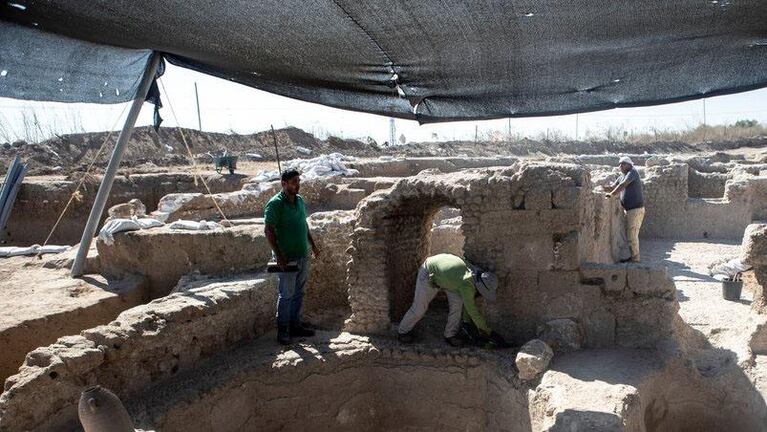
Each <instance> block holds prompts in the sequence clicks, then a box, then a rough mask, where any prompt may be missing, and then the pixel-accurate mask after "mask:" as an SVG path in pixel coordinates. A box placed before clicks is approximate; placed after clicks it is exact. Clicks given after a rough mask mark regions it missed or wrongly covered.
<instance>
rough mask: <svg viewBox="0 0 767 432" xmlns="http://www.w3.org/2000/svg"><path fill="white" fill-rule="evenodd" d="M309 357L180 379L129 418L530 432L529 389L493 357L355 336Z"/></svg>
mask: <svg viewBox="0 0 767 432" xmlns="http://www.w3.org/2000/svg"><path fill="white" fill-rule="evenodd" d="M304 350H305V351H303V350H296V351H286V352H282V353H274V352H272V351H269V350H268V348H266V347H261V349H258V348H257V347H254V348H249V349H244V350H242V351H244V352H238V353H233V354H232V356H233V357H235V358H236V359H237V361H236V362H234V364H235V366H234V367H233V368H236V370H235V371H234V372H233V373H228V374H227V376H226V377H223V378H222V377H220V375H221V374H220V373H219V374H216V375H218V376H216V375H214V374H213V373H208V372H209V370H211V369H212V367H211V368H209V369H208V368H206V370H204V371H201V373H200V374H197V377H198V378H193V377H192V376H191V375H189V376H186V377H184V376H180V377H179V379H178V380H175V381H174V382H173V383H171V384H170V385H169V387H171V388H169V389H167V390H165V391H163V392H161V393H160V392H150V393H148V394H147V395H146V396H144V397H142V398H139V399H137V400H136V401H132V402H131V403H130V404H129V409H130V410H132V411H133V412H136V417H138V418H139V421H138V425H139V426H141V427H143V428H144V429H148V430H163V431H211V432H212V431H232V432H233V431H240V430H256V429H257V430H259V431H279V430H306V429H307V428H310V429H312V430H333V431H358V430H405V431H416V430H446V431H482V430H508V431H520V432H530V430H531V429H530V420H529V415H528V412H527V400H526V395H525V391H524V388H523V387H522V386H520V384H519V381H518V380H516V379H515V377H514V372H513V370H509V369H503V368H502V367H499V366H498V364H497V362H496V361H493V359H492V358H490V359H487V360H486V361H483V360H485V359H483V358H482V357H481V356H480V355H478V354H477V353H459V352H449V351H447V350H444V349H439V350H434V351H429V352H424V351H418V350H416V349H413V348H410V349H408V348H403V347H397V346H389V345H388V344H387V343H386V342H383V341H378V340H376V341H371V340H369V339H368V338H362V337H356V336H353V335H349V334H341V335H338V337H336V338H333V339H330V340H327V341H326V340H322V341H317V340H315V341H312V342H311V343H310V344H306V345H305V348H304ZM487 357H491V356H487ZM211 372H212V370H211ZM199 377H201V379H200V378H199ZM181 400H183V401H185V402H184V403H179V402H180V401H181ZM134 407H135V408H134ZM286 412H287V413H289V415H286Z"/></svg>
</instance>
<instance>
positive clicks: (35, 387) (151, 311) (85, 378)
mask: <svg viewBox="0 0 767 432" xmlns="http://www.w3.org/2000/svg"><path fill="white" fill-rule="evenodd" d="M276 292H277V288H276V282H275V278H274V277H273V276H266V275H251V276H245V277H242V278H240V279H229V280H226V281H220V282H218V283H216V282H209V283H208V284H207V285H203V286H195V287H191V290H189V291H186V292H183V293H176V294H172V295H170V296H167V297H163V298H161V299H157V300H154V301H152V302H151V303H148V304H145V305H142V306H137V307H135V308H132V309H129V310H127V311H125V312H123V313H121V314H120V315H119V316H118V317H117V318H116V319H115V320H114V321H112V322H111V323H109V324H107V325H103V326H98V327H94V328H92V329H89V330H85V331H83V332H81V334H80V335H78V336H66V337H63V338H60V339H59V340H58V341H57V342H56V343H54V344H52V345H49V346H47V347H41V348H37V349H35V350H34V351H31V352H30V353H29V354H27V358H26V361H25V362H24V365H22V367H21V368H20V369H19V373H18V374H17V375H14V376H12V377H10V378H8V380H7V381H6V383H5V392H4V393H3V394H2V396H0V430H2V431H4V432H16V431H26V430H40V431H61V430H73V429H76V428H77V427H78V421H77V403H76V401H77V400H78V398H79V396H80V392H81V391H83V390H85V389H86V388H87V387H89V386H91V385H94V384H96V383H98V384H100V385H102V386H104V387H106V388H108V389H110V390H112V391H113V392H115V394H117V396H118V397H120V398H121V399H122V400H127V399H129V398H130V396H132V395H134V394H136V393H137V392H139V391H141V390H143V389H145V388H147V387H149V386H151V385H153V384H155V383H157V382H160V381H162V380H164V379H167V378H170V377H172V376H173V375H175V374H176V373H178V372H179V371H183V370H187V369H191V368H193V367H194V366H195V365H196V362H197V361H198V360H199V359H201V358H203V357H205V356H208V355H211V354H213V353H216V352H220V351H221V350H222V349H225V348H226V347H228V346H231V345H232V344H234V343H235V342H237V341H239V340H243V339H247V338H252V337H256V336H260V335H262V334H263V333H265V332H266V331H268V330H270V329H271V328H273V326H274V304H275V302H276ZM32 407H36V408H32Z"/></svg>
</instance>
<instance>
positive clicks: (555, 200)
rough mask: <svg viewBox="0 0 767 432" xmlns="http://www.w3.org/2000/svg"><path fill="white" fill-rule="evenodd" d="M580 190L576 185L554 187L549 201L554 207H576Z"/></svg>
mask: <svg viewBox="0 0 767 432" xmlns="http://www.w3.org/2000/svg"><path fill="white" fill-rule="evenodd" d="M580 190H581V189H580V188H579V187H577V186H571V187H564V188H558V189H554V191H553V192H552V195H551V203H552V205H553V206H554V208H555V209H573V208H577V207H578V198H579V196H578V195H579V193H580Z"/></svg>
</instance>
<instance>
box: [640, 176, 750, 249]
mask: <svg viewBox="0 0 767 432" xmlns="http://www.w3.org/2000/svg"><path fill="white" fill-rule="evenodd" d="M689 172H690V170H689V169H688V166H687V165H686V164H671V165H666V166H655V167H651V168H648V169H646V170H645V171H644V175H643V181H644V194H645V220H644V224H643V225H642V231H641V232H640V235H641V236H642V237H646V238H678V239H702V238H721V239H740V238H741V237H742V236H743V231H744V230H745V228H746V226H747V225H748V224H749V223H750V222H751V221H752V219H753V217H754V213H758V212H759V210H757V209H760V208H762V206H763V205H762V204H760V202H759V199H758V198H757V197H756V195H755V193H754V191H755V190H757V185H758V184H760V182H761V180H759V178H756V177H752V178H742V179H739V180H737V181H736V180H730V181H728V182H727V183H726V185H725V190H724V194H723V197H721V198H689V197H688V191H689V190H690V184H689ZM696 175H698V174H696Z"/></svg>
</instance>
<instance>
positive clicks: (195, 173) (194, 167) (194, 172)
mask: <svg viewBox="0 0 767 432" xmlns="http://www.w3.org/2000/svg"><path fill="white" fill-rule="evenodd" d="M157 81H159V82H160V86H161V87H162V91H163V93H165V99H166V100H167V101H168V107H169V108H170V112H171V115H173V120H175V121H176V127H177V128H178V131H179V132H180V133H181V141H182V142H183V143H184V147H185V148H186V152H187V154H189V159H191V160H192V176H194V178H195V179H196V178H197V177H198V176H199V177H200V180H202V184H203V186H205V190H207V191H208V196H209V197H210V200H211V201H213V205H215V206H216V209H217V210H218V212H219V213H220V214H221V217H222V218H223V220H225V221H226V222H228V223H229V224H231V222H230V221H229V219H228V218H227V217H226V215H225V214H224V211H223V210H221V207H220V206H219V205H218V202H216V199H215V198H214V197H213V192H211V190H210V187H209V186H208V182H207V181H205V178H204V177H203V176H202V175H200V173H199V170H198V168H197V161H196V160H195V159H194V155H192V150H191V149H190V148H189V144H188V143H187V141H186V136H185V135H184V129H183V128H182V127H181V124H180V123H179V122H178V117H176V110H174V109H173V104H172V103H171V102H170V93H168V90H166V89H165V84H164V83H163V80H162V78H158V79H157ZM196 183H197V181H196V180H195V184H196Z"/></svg>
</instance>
